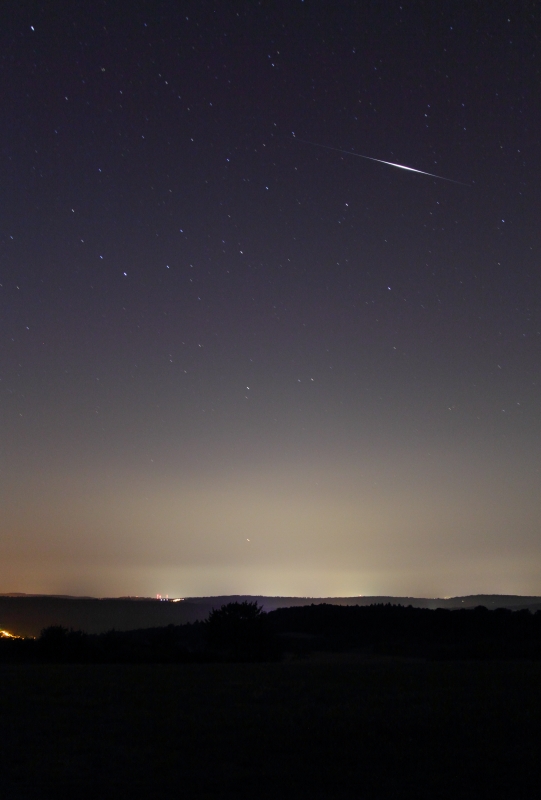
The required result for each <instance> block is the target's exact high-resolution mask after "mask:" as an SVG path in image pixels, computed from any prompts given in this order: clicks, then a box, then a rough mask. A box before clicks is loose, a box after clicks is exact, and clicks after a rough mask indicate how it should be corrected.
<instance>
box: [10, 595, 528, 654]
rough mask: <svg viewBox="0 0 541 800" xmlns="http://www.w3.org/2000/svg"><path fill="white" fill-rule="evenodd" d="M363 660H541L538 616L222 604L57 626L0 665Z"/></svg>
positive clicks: (17, 646) (16, 642)
mask: <svg viewBox="0 0 541 800" xmlns="http://www.w3.org/2000/svg"><path fill="white" fill-rule="evenodd" d="M314 651H328V652H360V653H364V654H366V655H380V656H382V655H384V656H395V657H413V658H424V659H431V660H448V659H536V660H538V659H541V612H539V611H538V612H536V613H535V614H532V613H531V612H530V611H528V610H521V611H509V610H507V609H497V610H494V611H489V610H487V609H486V608H484V607H483V606H479V607H478V608H475V609H459V610H449V609H425V608H413V607H412V606H408V607H404V606H396V605H391V604H386V605H372V606H336V605H330V604H318V605H310V606H301V607H292V608H279V609H276V610H275V611H271V612H270V613H268V614H265V613H263V611H262V608H261V607H259V606H258V605H257V603H250V602H244V603H228V604H227V605H225V606H222V607H221V608H219V609H216V610H213V611H212V613H211V614H210V616H209V618H208V619H207V620H206V621H204V622H195V623H187V624H185V625H168V626H166V627H160V628H150V629H144V630H133V631H116V630H111V631H109V632H107V633H101V634H87V633H84V632H83V631H74V630H68V629H67V628H64V627H61V626H58V625H56V626H50V627H48V628H45V629H44V630H43V631H42V633H41V635H40V636H39V638H37V639H28V638H26V639H24V638H19V639H8V638H5V639H0V662H4V663H9V662H11V663H22V662H26V663H62V662H64V663H92V664H99V663H102V664H111V663H130V664H144V663H203V662H214V661H235V662H242V661H245V662H253V661H277V660H279V659H280V658H282V657H283V655H284V654H285V653H292V654H296V655H298V656H302V655H306V654H308V653H310V652H314Z"/></svg>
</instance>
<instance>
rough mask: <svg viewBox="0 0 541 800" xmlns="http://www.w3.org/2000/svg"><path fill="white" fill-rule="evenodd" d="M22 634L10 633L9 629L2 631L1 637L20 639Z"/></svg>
mask: <svg viewBox="0 0 541 800" xmlns="http://www.w3.org/2000/svg"><path fill="white" fill-rule="evenodd" d="M20 638H21V637H20V636H16V635H15V634H14V633H10V632H9V631H0V639H20Z"/></svg>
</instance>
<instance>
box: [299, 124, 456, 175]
mask: <svg viewBox="0 0 541 800" xmlns="http://www.w3.org/2000/svg"><path fill="white" fill-rule="evenodd" d="M293 138H294V139H296V140H297V141H298V142H302V143H303V144H310V145H312V147H324V148H325V150H335V151H336V152H337V153H345V154H346V155H347V156H357V158H365V159H366V160H367V161H377V162H378V164H387V166H388V167H396V168H397V169H405V170H407V171H408V172H418V173H419V174H420V175H428V176H429V177H430V178H438V180H440V181H448V182H449V183H458V185H459V186H470V184H469V183H463V182H462V181H455V180H453V179H452V178H444V177H443V175H434V173H433V172H423V170H422V169H414V168H413V167H405V166H404V165H403V164H394V163H393V162H392V161H383V160H382V159H381V158H372V157H371V156H362V155H361V154H360V153H354V152H353V151H352V150H342V149H341V148H339V147H330V146H329V145H328V144H318V143H317V142H309V141H307V140H306V139H299V137H298V136H295V134H293Z"/></svg>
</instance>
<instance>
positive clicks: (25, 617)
mask: <svg viewBox="0 0 541 800" xmlns="http://www.w3.org/2000/svg"><path fill="white" fill-rule="evenodd" d="M234 602H236V603H243V602H256V603H257V604H258V605H260V606H262V607H263V611H265V612H269V611H274V610H275V609H279V608H292V607H296V606H306V605H312V604H314V605H321V604H327V605H334V606H370V605H376V604H391V605H400V606H406V607H407V606H413V607H414V608H429V609H436V608H447V609H456V608H475V607H477V606H485V607H486V608H488V609H496V608H507V609H510V610H514V611H516V610H520V609H526V608H527V609H529V610H530V611H532V612H535V611H537V610H541V597H529V596H521V595H468V596H466V597H451V598H419V597H321V598H313V597H265V596H251V595H224V596H217V597H186V598H184V599H182V600H179V601H173V600H156V599H153V598H140V597H133V598H132V597H128V598H126V597H119V598H94V597H71V596H66V595H31V594H22V593H12V594H1V595H0V629H3V630H8V631H9V632H10V633H13V634H16V635H18V636H39V634H40V632H41V631H42V630H43V629H44V628H47V627H49V626H51V625H61V626H63V627H65V628H71V629H74V630H83V631H86V632H87V633H103V632H105V631H109V630H112V629H115V630H117V631H129V630H138V629H141V628H158V627H162V626H166V625H184V624H186V623H187V622H196V621H197V620H199V621H202V620H205V619H207V617H208V616H209V614H210V613H211V611H212V610H213V609H218V608H221V607H222V606H224V605H226V604H227V603H234Z"/></svg>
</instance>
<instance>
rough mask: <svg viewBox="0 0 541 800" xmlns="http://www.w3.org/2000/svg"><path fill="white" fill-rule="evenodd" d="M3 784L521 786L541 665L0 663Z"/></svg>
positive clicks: (536, 734)
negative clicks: (0, 664)
mask: <svg viewBox="0 0 541 800" xmlns="http://www.w3.org/2000/svg"><path fill="white" fill-rule="evenodd" d="M0 678H1V680H0V796H1V797H3V798H6V800H8V799H9V800H11V798H14V799H15V798H16V799H17V800H24V798H32V799H33V798H53V797H60V796H66V797H70V796H71V797H78V798H97V797H100V798H108V797H111V798H112V797H116V798H119V797H126V798H128V797H129V798H136V797H141V798H142V797H145V798H153V797H158V796H160V795H161V794H162V793H163V792H167V795H168V796H169V797H175V798H176V797H179V798H202V799H203V798H277V799H278V798H374V799H375V800H376V799H377V800H382V798H404V797H416V798H421V799H422V798H427V800H428V798H430V800H434V799H435V798H449V799H451V798H461V800H465V799H466V798H485V797H486V798H510V797H513V798H514V800H519V799H520V798H531V797H533V796H536V794H537V792H538V789H539V781H540V778H541V769H540V767H539V762H540V757H539V753H540V752H541V664H539V663H527V662H508V663H504V662H476V663H474V662H470V663H466V662H462V663H460V662H454V663H443V662H442V663H422V662H408V661H391V660H389V661H385V660H373V661H370V660H364V661H363V660H357V661H355V659H353V658H348V657H343V658H336V659H335V660H332V657H329V660H328V661H323V660H321V661H318V660H317V659H311V660H306V661H289V662H284V663H275V664H197V665H186V664H184V665H2V666H0Z"/></svg>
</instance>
